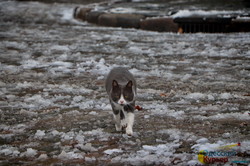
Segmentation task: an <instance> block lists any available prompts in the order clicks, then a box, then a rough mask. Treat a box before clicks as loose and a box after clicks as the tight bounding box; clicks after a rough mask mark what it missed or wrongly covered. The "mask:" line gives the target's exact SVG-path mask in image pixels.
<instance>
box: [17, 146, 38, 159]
mask: <svg viewBox="0 0 250 166" xmlns="http://www.w3.org/2000/svg"><path fill="white" fill-rule="evenodd" d="M36 155H37V150H35V149H32V148H28V149H27V150H26V151H25V152H23V153H22V154H21V157H22V156H24V157H35V156H36Z"/></svg>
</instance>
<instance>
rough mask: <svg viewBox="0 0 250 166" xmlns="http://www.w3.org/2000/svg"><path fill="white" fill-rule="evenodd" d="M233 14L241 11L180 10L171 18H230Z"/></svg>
mask: <svg viewBox="0 0 250 166" xmlns="http://www.w3.org/2000/svg"><path fill="white" fill-rule="evenodd" d="M234 13H242V11H223V10H220V11H218V10H210V11H205V10H194V11H191V10H180V11H178V12H177V13H175V14H174V15H172V17H173V18H178V17H190V16H223V17H230V15H232V14H234Z"/></svg>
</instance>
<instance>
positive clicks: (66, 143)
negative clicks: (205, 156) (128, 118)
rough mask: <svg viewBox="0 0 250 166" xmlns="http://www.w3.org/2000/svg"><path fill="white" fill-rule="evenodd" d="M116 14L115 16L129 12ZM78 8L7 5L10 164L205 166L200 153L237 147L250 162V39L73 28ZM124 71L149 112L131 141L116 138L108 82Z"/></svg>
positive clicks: (1, 100)
mask: <svg viewBox="0 0 250 166" xmlns="http://www.w3.org/2000/svg"><path fill="white" fill-rule="evenodd" d="M112 4H113V3H111V4H109V5H111V6H112ZM171 4H172V3H170V5H171ZM105 5H106V3H96V4H94V5H84V7H91V8H94V9H93V10H95V9H102V10H106V9H107V8H106V6H105ZM115 5H116V6H115V8H114V11H122V12H127V10H130V7H128V8H126V7H121V8H120V7H119V5H120V3H115ZM131 5H138V4H134V3H131ZM140 5H145V6H147V5H149V4H148V3H147V4H145V3H140ZM76 6H78V5H76V4H73V3H40V2H20V1H1V2H0V11H1V13H3V14H2V15H1V17H0V24H1V26H0V36H2V38H3V39H4V40H3V41H2V42H0V53H1V56H0V80H1V81H0V86H1V88H0V115H1V116H0V121H1V124H0V142H1V145H0V156H3V158H4V161H3V162H6V163H10V164H11V163H12V162H15V161H18V162H19V164H21V165H23V164H24V165H39V164H40V165H41V163H50V164H51V165H63V164H68V163H73V164H75V165H81V164H82V163H84V162H88V164H89V165H95V164H96V163H103V162H104V163H105V164H106V165H185V164H190V165H192V164H193V165H195V164H197V165H199V164H201V163H200V162H199V161H198V160H197V152H199V150H204V149H211V150H213V149H216V148H218V147H220V146H224V145H230V144H233V143H235V141H236V143H237V142H239V143H241V145H242V146H241V147H240V148H239V147H238V148H239V149H237V150H238V151H239V152H240V154H244V155H245V154H246V155H248V154H249V153H250V152H249V151H250V149H249V147H250V143H249V141H248V135H247V131H248V126H249V124H248V122H249V120H250V116H249V113H250V112H249V109H250V106H249V94H250V91H249V78H250V74H249V67H250V66H249V64H250V63H249V56H250V51H249V44H250V43H249V41H250V40H249V38H250V34H249V33H225V34H224V33H221V34H218V33H217V34H205V33H197V34H187V33H186V34H185V33H184V34H175V33H164V32H151V31H144V30H139V29H130V28H128V29H125V28H115V27H102V26H96V25H94V24H90V23H80V22H79V21H76V20H74V19H73V18H72V17H73V16H72V13H73V9H74V8H75V7H76ZM149 6H150V9H151V8H152V7H153V8H154V6H155V4H150V5H149ZM155 7H156V8H157V9H158V8H161V5H158V6H157V5H156V6H155ZM195 8H196V7H195ZM109 9H112V7H110V6H108V9H107V10H109ZM131 9H132V7H131ZM178 9H179V7H178ZM133 10H134V8H133ZM171 10H172V8H171ZM137 12H138V11H137ZM139 12H140V11H139ZM235 13H241V11H238V10H236V11H232V12H231V11H223V10H221V11H216V10H214V11H205V10H204V11H203V10H199V9H198V10H195V11H191V10H186V11H185V10H182V11H180V12H177V13H176V14H175V15H173V17H175V18H176V17H183V16H188V15H192V16H194V15H202V16H204V15H209V16H214V15H218V16H222V17H226V16H227V15H230V14H235ZM242 16H243V15H242ZM236 19H241V18H236ZM242 19H243V18H242ZM117 66H123V67H127V68H128V69H129V71H131V73H132V74H133V75H134V76H135V79H136V81H137V85H138V96H137V100H136V105H138V106H141V107H142V108H143V109H142V110H136V111H135V123H134V135H133V136H132V137H129V136H127V135H126V134H125V133H124V132H117V131H116V130H115V125H114V121H113V119H112V118H113V117H112V108H111V105H110V103H109V99H108V96H107V93H106V91H105V78H106V75H107V74H108V72H109V71H110V69H112V68H113V67H117ZM209 126H211V127H212V128H210V127H209ZM212 130H213V132H211V131H212ZM191 146H192V147H191ZM238 157H239V158H240V156H238ZM32 159H35V160H32ZM240 159H241V160H245V159H246V158H244V157H242V158H240ZM3 164H5V163H3ZM12 164H13V163H12ZM227 164H231V163H227Z"/></svg>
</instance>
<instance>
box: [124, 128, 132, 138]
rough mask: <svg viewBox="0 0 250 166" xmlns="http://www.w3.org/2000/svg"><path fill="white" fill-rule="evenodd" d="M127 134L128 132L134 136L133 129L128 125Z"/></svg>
mask: <svg viewBox="0 0 250 166" xmlns="http://www.w3.org/2000/svg"><path fill="white" fill-rule="evenodd" d="M126 134H127V135H128V136H132V135H133V130H132V128H131V127H127V128H126Z"/></svg>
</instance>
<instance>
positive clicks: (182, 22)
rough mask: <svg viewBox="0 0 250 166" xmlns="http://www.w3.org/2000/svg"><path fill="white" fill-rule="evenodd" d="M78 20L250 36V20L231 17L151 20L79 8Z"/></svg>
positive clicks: (144, 16)
mask: <svg viewBox="0 0 250 166" xmlns="http://www.w3.org/2000/svg"><path fill="white" fill-rule="evenodd" d="M74 18H76V19H80V20H82V21H87V22H89V23H94V24H97V25H100V26H109V27H122V28H136V29H143V30H150V31H158V32H176V33H177V32H179V33H197V32H204V33H225V32H249V31H250V18H249V17H246V18H245V17H243V18H237V19H234V18H228V17H225V18H224V17H217V16H214V17H211V16H210V17H205V16H202V15H201V16H198V15H197V16H195V17H191V16H190V17H176V18H175V17H173V18H172V17H167V16H165V17H162V18H151V17H147V16H146V15H143V14H128V13H126V14H122V13H106V12H104V11H93V10H92V9H91V8H80V7H76V8H75V10H74Z"/></svg>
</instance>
